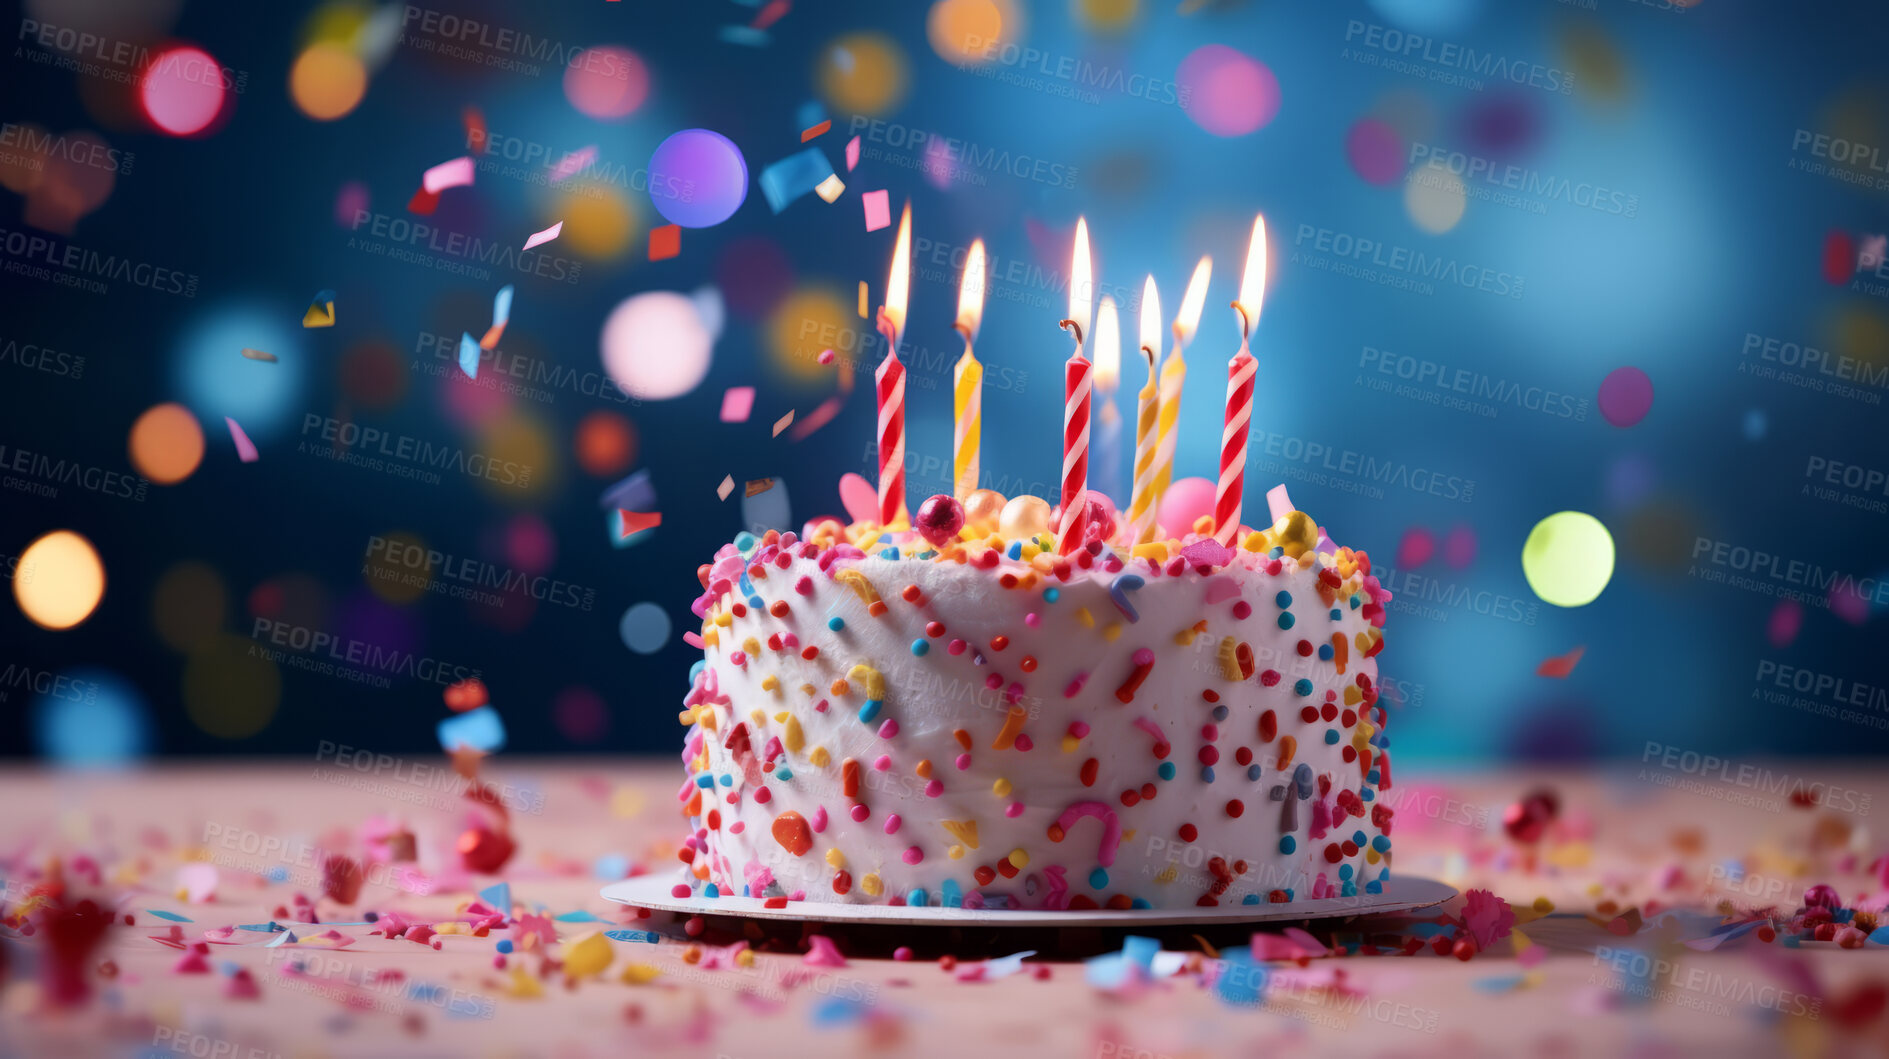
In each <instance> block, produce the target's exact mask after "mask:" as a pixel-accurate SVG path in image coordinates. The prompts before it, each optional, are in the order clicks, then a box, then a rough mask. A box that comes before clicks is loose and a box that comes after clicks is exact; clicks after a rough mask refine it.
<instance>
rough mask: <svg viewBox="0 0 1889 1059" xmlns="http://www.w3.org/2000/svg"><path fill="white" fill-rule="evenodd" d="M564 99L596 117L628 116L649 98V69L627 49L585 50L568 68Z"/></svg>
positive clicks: (638, 57) (605, 119)
mask: <svg viewBox="0 0 1889 1059" xmlns="http://www.w3.org/2000/svg"><path fill="white" fill-rule="evenodd" d="M564 98H566V99H568V100H570V101H571V106H573V107H576V108H577V109H578V110H580V111H582V112H583V113H585V114H588V115H590V116H591V117H593V118H599V119H602V120H604V121H611V120H614V119H617V118H624V117H628V116H629V115H631V114H634V113H635V112H636V108H638V107H640V106H642V105H643V101H644V100H645V99H648V98H649V67H647V66H645V65H643V60H642V57H641V56H639V55H637V54H636V53H635V52H633V51H631V50H629V49H628V48H619V47H615V46H605V47H599V48H586V49H584V50H583V51H581V52H579V53H578V54H577V55H576V56H574V57H573V58H572V59H571V64H570V66H568V67H567V68H565V71H564Z"/></svg>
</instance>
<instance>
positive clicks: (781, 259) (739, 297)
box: [715, 235, 794, 320]
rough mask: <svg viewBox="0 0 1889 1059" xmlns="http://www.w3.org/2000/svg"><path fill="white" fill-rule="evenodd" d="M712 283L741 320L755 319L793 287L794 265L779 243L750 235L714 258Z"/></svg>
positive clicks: (738, 240)
mask: <svg viewBox="0 0 1889 1059" xmlns="http://www.w3.org/2000/svg"><path fill="white" fill-rule="evenodd" d="M715 282H716V284H717V285H718V286H719V287H720V288H721V289H722V290H723V291H725V292H726V293H727V296H726V298H724V301H725V302H726V304H727V306H728V308H729V310H730V311H732V312H733V313H734V314H735V315H736V316H739V317H741V318H742V319H743V320H759V319H762V318H764V317H765V316H767V314H768V313H770V312H772V311H773V310H774V307H775V306H776V305H779V304H780V300H781V299H782V298H784V297H786V296H787V292H788V291H790V290H792V289H793V286H794V265H793V261H792V260H791V259H789V258H788V256H787V252H786V251H785V250H782V249H781V247H780V244H779V243H776V242H775V241H774V240H772V239H769V238H767V237H765V236H758V235H751V236H746V237H744V238H741V239H736V240H734V241H733V242H731V243H729V244H728V245H727V247H726V248H724V249H723V250H722V252H721V256H720V257H718V258H717V259H716V261H715Z"/></svg>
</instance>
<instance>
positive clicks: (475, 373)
mask: <svg viewBox="0 0 1889 1059" xmlns="http://www.w3.org/2000/svg"><path fill="white" fill-rule="evenodd" d="M459 370H460V371H463V372H465V373H466V378H468V379H476V378H478V377H479V343H477V342H474V341H473V340H472V332H470V331H461V332H460V333H459Z"/></svg>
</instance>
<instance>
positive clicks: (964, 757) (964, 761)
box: [958, 754, 971, 772]
mask: <svg viewBox="0 0 1889 1059" xmlns="http://www.w3.org/2000/svg"><path fill="white" fill-rule="evenodd" d="M970 767H971V755H969V754H959V755H958V771H959V772H963V771H964V770H965V769H967V768H970Z"/></svg>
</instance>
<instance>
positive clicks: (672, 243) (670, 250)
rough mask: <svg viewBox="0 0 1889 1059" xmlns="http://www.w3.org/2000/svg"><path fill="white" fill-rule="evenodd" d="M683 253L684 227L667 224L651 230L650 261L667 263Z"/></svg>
mask: <svg viewBox="0 0 1889 1059" xmlns="http://www.w3.org/2000/svg"><path fill="white" fill-rule="evenodd" d="M681 252H682V226H681V225H679V224H665V225H663V226H662V227H660V228H651V229H650V230H649V259H650V260H651V261H667V260H669V259H670V258H672V257H675V256H676V255H677V254H680V253H681Z"/></svg>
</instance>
